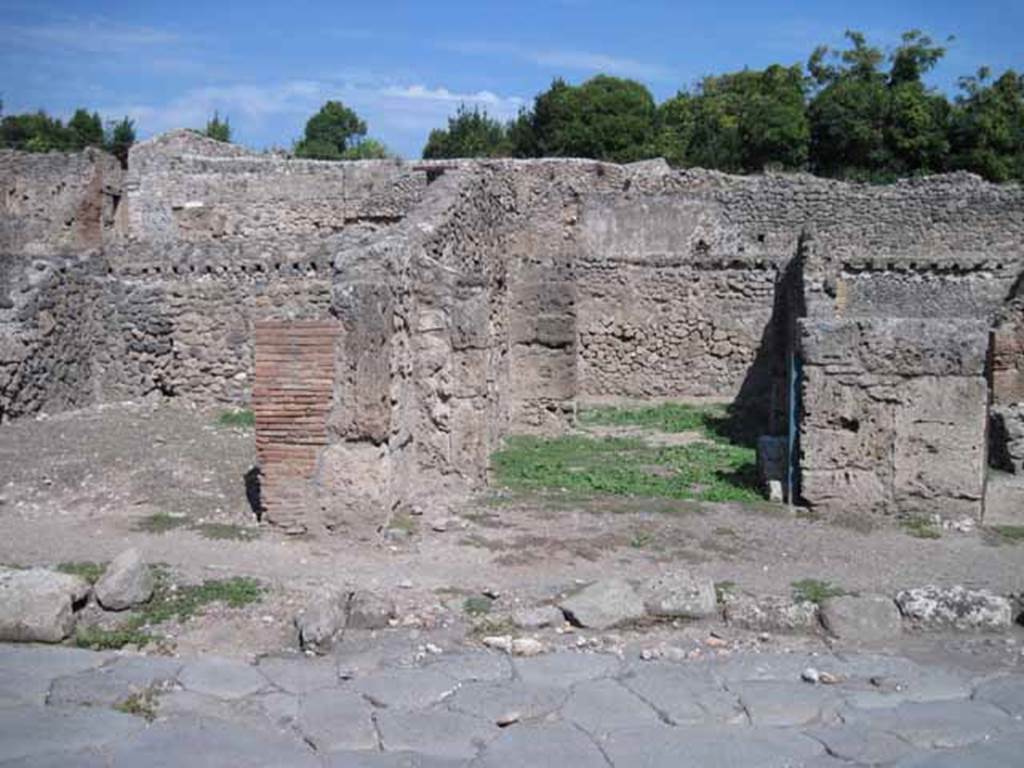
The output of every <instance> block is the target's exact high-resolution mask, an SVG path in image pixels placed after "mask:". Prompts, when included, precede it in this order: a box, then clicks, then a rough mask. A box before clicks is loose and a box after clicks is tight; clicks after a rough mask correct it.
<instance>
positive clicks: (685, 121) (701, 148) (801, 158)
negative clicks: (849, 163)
mask: <svg viewBox="0 0 1024 768" xmlns="http://www.w3.org/2000/svg"><path fill="white" fill-rule="evenodd" d="M804 88H805V84H804V76H803V72H802V70H801V69H800V67H799V66H793V67H788V68H787V67H782V66H779V65H777V64H776V65H772V66H770V67H768V68H767V69H765V70H763V71H755V70H743V71H742V72H734V73H731V74H726V75H718V76H713V77H706V78H704V80H703V81H702V82H701V84H700V86H699V87H698V88H697V89H696V92H695V93H686V92H680V93H679V94H677V95H676V96H675V97H674V98H672V99H669V100H668V101H666V102H665V103H664V104H662V105H661V107H660V108H659V110H658V121H657V122H658V149H659V151H660V153H661V154H662V156H664V157H665V158H666V159H667V160H668V161H669V162H670V163H672V164H674V165H692V166H700V167H704V168H715V169H718V170H723V171H730V172H733V173H737V172H756V171H762V170H764V168H765V167H766V166H778V167H781V168H802V167H803V166H804V165H805V163H806V162H807V145H808V136H809V129H808V124H807V116H806V114H805V110H804Z"/></svg>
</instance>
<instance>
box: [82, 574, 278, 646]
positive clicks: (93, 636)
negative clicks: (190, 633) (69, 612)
mask: <svg viewBox="0 0 1024 768" xmlns="http://www.w3.org/2000/svg"><path fill="white" fill-rule="evenodd" d="M154 572H155V576H156V582H157V584H156V589H155V590H154V593H153V597H152V599H151V600H150V601H149V602H148V603H146V604H144V605H141V606H139V607H138V608H136V609H135V610H134V611H133V613H132V615H131V616H129V617H128V618H127V619H126V620H125V621H124V622H122V623H121V624H120V625H119V626H117V627H113V628H106V627H100V626H96V625H91V626H79V627H78V628H77V629H76V630H75V637H74V642H75V645H77V646H79V647H81V648H93V649H95V650H110V649H116V648H123V647H124V646H126V645H138V646H143V645H146V644H147V643H149V642H150V641H151V640H152V639H153V637H152V635H151V634H150V632H149V630H150V629H151V628H153V627H155V626H157V625H159V624H162V623H164V622H166V621H171V620H176V621H186V620H188V619H189V618H191V617H192V616H195V615H196V614H198V613H200V612H201V611H202V609H203V608H204V607H205V606H207V605H210V604H211V603H217V602H219V603H224V604H225V605H227V606H229V607H231V608H241V607H244V606H246V605H249V604H250V603H255V602H258V601H259V600H260V599H262V597H263V594H264V592H265V589H264V587H263V585H262V584H260V582H258V581H257V580H256V579H251V578H248V577H244V576H235V577H233V578H230V579H209V580H207V581H204V582H202V583H201V584H183V585H179V584H174V583H172V582H171V581H170V579H169V577H168V575H167V573H166V571H164V570H163V569H160V568H154Z"/></svg>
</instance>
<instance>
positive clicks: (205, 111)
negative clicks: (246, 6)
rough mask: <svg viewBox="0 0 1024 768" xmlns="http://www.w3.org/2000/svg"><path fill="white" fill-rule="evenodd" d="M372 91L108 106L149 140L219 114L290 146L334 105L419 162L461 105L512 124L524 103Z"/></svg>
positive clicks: (380, 87)
mask: <svg viewBox="0 0 1024 768" xmlns="http://www.w3.org/2000/svg"><path fill="white" fill-rule="evenodd" d="M377 80H378V82H376V83H375V84H373V85H367V84H366V82H365V81H355V82H353V81H343V80H338V81H321V80H288V81H283V82H279V83H272V84H267V85H253V84H234V85H226V86H204V87H201V88H192V89H189V90H187V91H185V92H183V93H181V94H179V95H178V96H176V97H174V98H172V99H170V100H168V101H166V102H164V103H154V104H120V105H118V104H110V105H107V106H105V107H103V108H102V109H101V110H100V111H101V113H102V114H104V115H105V116H107V117H109V118H117V117H120V116H122V115H127V116H128V117H130V118H132V119H133V120H135V121H136V125H137V126H138V127H139V129H140V131H141V132H142V133H143V134H144V135H147V136H148V135H152V134H156V133H162V132H164V131H167V130H170V129H172V128H182V127H191V128H198V127H202V126H203V125H205V124H206V121H207V120H208V119H209V117H210V116H211V115H212V114H213V113H214V111H217V112H219V113H220V115H221V116H222V117H227V118H228V119H229V120H230V122H231V125H232V129H233V131H234V134H235V137H236V138H237V139H238V140H239V141H241V142H243V143H248V144H253V145H256V146H265V145H268V144H282V143H284V144H287V143H290V141H291V139H294V138H295V137H297V136H299V135H300V134H301V132H302V127H303V125H304V124H305V121H306V120H307V119H308V118H309V117H310V116H311V115H313V114H314V113H315V112H316V110H317V109H319V108H320V106H321V105H322V104H323V103H324V102H325V101H327V100H328V99H340V100H341V101H343V102H344V103H345V104H346V105H347V106H349V107H351V108H352V109H354V110H355V111H356V112H357V113H358V114H359V115H360V116H361V117H362V118H364V119H365V120H366V121H367V123H368V125H369V128H370V131H369V132H370V134H371V135H372V136H374V137H377V138H379V139H381V140H382V141H384V143H385V144H388V145H389V146H391V147H392V149H394V150H396V151H398V152H400V153H402V154H405V155H418V154H419V152H420V149H422V146H423V143H424V141H425V140H426V135H427V133H428V132H429V131H430V129H432V128H437V127H440V126H443V125H444V124H445V120H446V119H447V118H448V116H450V115H451V114H452V113H453V112H454V111H455V107H456V106H457V105H458V104H461V103H465V104H478V105H481V106H483V107H484V108H486V109H487V111H488V113H489V114H491V115H492V116H494V117H496V118H498V119H508V118H511V117H514V116H515V114H516V113H517V112H518V110H519V108H520V107H521V106H522V105H523V104H524V100H523V99H522V98H520V97H518V96H501V95H499V94H496V93H493V92H491V91H477V92H473V93H460V92H457V91H452V90H450V89H448V88H445V87H440V86H439V87H433V88H431V87H428V86H426V85H423V84H417V83H413V84H405V85H402V84H394V83H392V84H383V83H382V82H380V81H379V78H378V79H377Z"/></svg>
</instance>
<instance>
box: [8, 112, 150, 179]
mask: <svg viewBox="0 0 1024 768" xmlns="http://www.w3.org/2000/svg"><path fill="white" fill-rule="evenodd" d="M134 143H135V126H134V123H133V122H132V121H131V120H129V119H128V118H127V117H125V118H124V119H123V120H120V121H117V122H110V123H108V124H107V125H106V127H104V125H103V122H102V120H101V119H100V116H99V113H97V112H89V111H88V110H87V109H84V108H79V109H76V110H75V112H74V114H73V115H72V116H71V119H70V120H68V122H67V125H65V124H64V123H63V121H61V119H60V118H56V117H51V116H50V115H48V114H46V112H44V111H43V110H39V111H37V112H26V113H24V114H20V115H5V116H4V117H3V119H2V120H0V147H3V148H6V149H19V150H22V151H24V152H77V151H80V150H83V149H85V148H86V147H97V148H99V149H105V150H107V151H108V152H110V153H111V154H113V155H114V156H115V157H117V159H118V160H120V161H121V164H122V165H127V162H128V150H129V148H130V147H131V145H132V144H134Z"/></svg>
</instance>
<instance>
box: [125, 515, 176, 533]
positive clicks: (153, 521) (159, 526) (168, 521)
mask: <svg viewBox="0 0 1024 768" xmlns="http://www.w3.org/2000/svg"><path fill="white" fill-rule="evenodd" d="M185 525H189V519H188V518H187V517H186V516H185V515H172V514H170V513H168V512H156V513H154V514H152V515H147V516H146V517H143V518H141V519H140V520H137V521H136V522H135V525H134V526H133V529H134V530H136V531H140V532H141V533H158V534H159V533H167V532H168V531H173V530H174V529H175V528H181V527H182V526H185Z"/></svg>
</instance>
